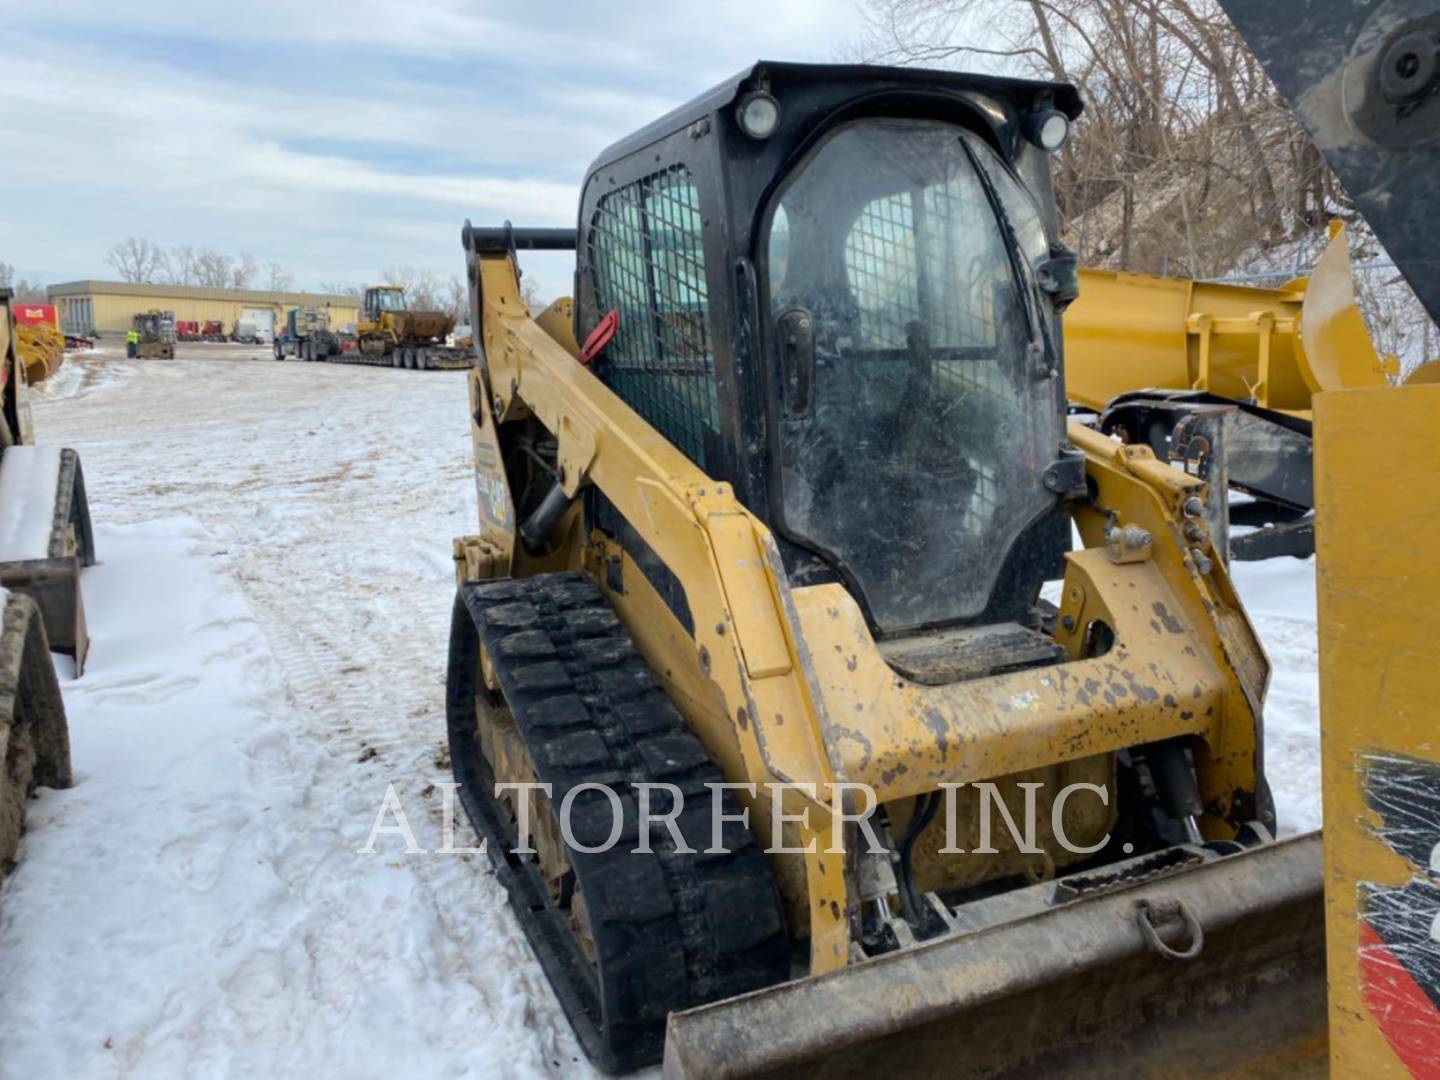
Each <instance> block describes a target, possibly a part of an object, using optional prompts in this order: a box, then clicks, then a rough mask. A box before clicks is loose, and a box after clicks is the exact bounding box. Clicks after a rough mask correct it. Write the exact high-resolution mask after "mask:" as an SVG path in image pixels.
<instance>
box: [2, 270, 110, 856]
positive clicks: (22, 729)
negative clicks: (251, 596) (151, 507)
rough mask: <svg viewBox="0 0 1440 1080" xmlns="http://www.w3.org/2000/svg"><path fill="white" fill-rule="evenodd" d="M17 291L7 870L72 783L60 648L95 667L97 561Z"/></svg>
mask: <svg viewBox="0 0 1440 1080" xmlns="http://www.w3.org/2000/svg"><path fill="white" fill-rule="evenodd" d="M10 296H11V294H10V290H8V289H0V876H3V875H4V874H5V873H6V871H7V870H8V869H9V867H10V863H11V860H12V859H13V858H14V857H15V849H16V846H17V845H18V844H19V842H20V835H21V833H22V832H23V831H24V824H25V804H26V802H27V801H28V800H29V798H30V795H31V793H32V792H33V791H34V789H35V788H36V787H37V786H39V785H45V786H47V787H54V788H64V787H69V786H70V782H71V774H70V736H69V729H68V727H67V725H66V722H65V705H64V702H63V701H62V700H61V697H60V685H59V682H58V680H57V679H56V677H55V668H54V665H53V664H52V662H51V659H50V650H51V649H54V650H55V651H57V652H63V653H68V654H69V655H70V656H72V657H73V658H74V661H75V673H76V675H79V674H80V673H81V672H82V671H83V670H84V666H85V654H86V652H87V651H88V648H89V637H88V635H87V633H86V629H85V610H84V605H83V604H82V603H81V597H80V569H81V567H84V566H90V565H92V564H93V563H94V561H95V542H94V538H93V536H92V535H91V529H90V509H89V504H88V502H87V501H86V498H85V478H84V475H83V473H82V472H81V471H80V458H79V456H78V455H77V454H76V453H75V451H74V450H67V449H62V448H60V447H54V446H43V445H41V446H37V445H35V444H34V440H33V436H32V432H31V428H30V404H29V401H28V400H27V398H26V382H25V364H24V363H23V362H22V360H21V359H20V357H19V356H18V355H17V353H16V348H15V344H16V336H15V327H14V320H13V317H12V311H11V301H10Z"/></svg>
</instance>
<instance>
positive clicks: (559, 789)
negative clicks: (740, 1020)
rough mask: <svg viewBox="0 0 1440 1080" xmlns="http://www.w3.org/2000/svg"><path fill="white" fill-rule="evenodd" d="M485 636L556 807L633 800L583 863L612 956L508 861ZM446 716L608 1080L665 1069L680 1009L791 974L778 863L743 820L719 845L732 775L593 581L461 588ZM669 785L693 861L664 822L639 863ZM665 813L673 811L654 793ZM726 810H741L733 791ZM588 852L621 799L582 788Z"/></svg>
mask: <svg viewBox="0 0 1440 1080" xmlns="http://www.w3.org/2000/svg"><path fill="white" fill-rule="evenodd" d="M478 640H483V641H484V644H485V648H486V651H487V653H488V655H489V656H490V657H491V658H492V661H493V663H494V664H495V667H496V671H497V674H498V676H499V681H500V684H501V688H502V690H503V692H504V697H505V701H506V702H507V703H508V704H509V706H510V708H511V710H512V712H513V714H514V717H515V721H516V726H517V728H518V729H519V731H520V733H521V737H522V738H523V739H524V741H525V745H526V747H527V749H528V750H529V752H530V756H531V760H532V762H533V764H534V766H535V770H536V773H537V775H538V776H539V778H540V779H541V780H542V781H544V782H546V783H549V784H551V785H553V791H552V795H551V800H552V805H553V806H554V807H555V808H556V809H557V810H558V808H559V807H560V804H561V800H562V799H563V798H564V797H565V794H566V793H567V792H568V791H569V790H570V789H571V788H573V787H575V786H577V785H579V784H582V783H600V784H606V785H609V786H610V787H612V788H613V789H615V790H616V791H617V793H619V794H620V796H621V805H622V810H623V813H622V815H621V835H620V839H619V841H618V842H617V843H616V844H615V845H614V846H613V847H612V848H611V849H610V850H608V851H606V852H601V853H596V854H589V853H585V852H581V851H577V850H574V849H573V848H572V849H571V851H570V852H569V855H570V859H571V862H572V865H573V866H574V868H575V876H576V885H577V887H578V888H579V890H580V892H581V894H582V895H583V896H584V899H585V905H586V910H587V912H588V914H589V919H590V927H591V931H592V934H593V936H594V939H595V945H596V952H597V955H598V965H597V966H598V972H597V971H596V968H593V967H591V966H590V965H589V964H587V963H585V961H584V959H583V957H582V956H581V954H580V953H579V950H578V945H577V944H576V942H575V941H574V939H573V937H572V936H571V934H570V932H569V930H568V925H567V923H566V916H565V913H564V912H562V911H560V910H558V909H557V908H556V907H555V906H554V905H553V903H552V902H551V901H550V898H549V894H548V892H547V891H546V890H545V887H544V884H543V882H542V881H541V879H540V875H539V872H538V869H537V867H536V865H535V864H534V863H533V862H531V861H529V860H528V859H524V860H522V859H520V858H517V857H515V856H513V855H509V854H508V850H509V848H510V847H511V846H512V843H511V841H512V838H513V828H512V827H511V825H510V822H509V819H508V815H506V814H504V813H502V812H501V811H500V810H499V808H498V805H497V804H496V802H495V800H494V798H493V791H492V790H491V784H493V779H492V778H491V777H490V773H489V769H488V766H487V765H485V763H483V762H481V761H479V756H480V755H479V752H478V744H477V743H476V740H475V737H474V732H475V697H474V695H475V692H476V689H477V682H476V673H475V666H476V659H475V658H476V647H475V646H476V644H477V642H478ZM447 697H448V713H449V725H450V739H451V760H452V763H453V766H454V768H455V774H456V779H457V780H458V781H459V782H460V784H461V789H460V795H461V801H462V804H463V805H464V806H465V807H466V809H467V811H468V812H469V813H470V816H471V819H472V821H473V822H474V824H475V825H476V828H477V829H478V830H479V831H480V832H481V833H483V834H485V835H486V836H487V837H489V838H490V842H489V843H488V844H487V850H488V851H489V854H490V857H491V860H492V862H494V863H495V865H496V870H497V874H499V876H500V878H501V880H502V882H503V883H504V884H505V885H506V887H507V890H508V892H509V896H510V900H511V904H512V906H513V907H514V908H515V910H516V913H517V914H518V915H519V917H520V921H521V923H522V925H524V927H525V931H526V934H527V936H528V937H529V938H530V941H531V944H532V946H533V947H534V948H535V950H536V953H537V954H538V955H539V957H540V960H541V963H542V965H543V966H544V967H545V970H546V974H547V975H548V976H549V978H550V981H551V983H552V985H554V987H555V990H556V994H557V996H558V997H559V999H560V1001H561V1004H562V1006H563V1007H564V1008H565V1011H566V1013H567V1015H568V1016H569V1017H570V1020H571V1023H572V1024H573V1025H574V1027H575V1030H576V1033H577V1035H578V1036H579V1037H580V1041H581V1043H582V1045H584V1047H585V1050H586V1053H587V1054H588V1055H589V1056H590V1058H591V1060H592V1061H594V1062H595V1064H597V1065H599V1066H600V1067H601V1068H603V1069H606V1070H607V1071H624V1070H629V1069H634V1068H639V1067H642V1066H646V1065H652V1064H655V1063H657V1062H658V1061H659V1060H660V1057H661V1053H662V1050H663V1047H664V1037H665V1018H666V1015H667V1014H668V1013H670V1012H672V1011H677V1010H680V1009H686V1008H690V1007H692V1006H695V1005H699V1004H703V1003H705V1002H710V1001H717V1000H720V999H722V998H727V997H731V996H733V995H735V994H740V993H745V992H747V991H749V990H754V989H757V988H759V987H761V986H767V985H771V984H773V983H776V982H779V981H781V980H783V979H785V978H786V977H787V976H788V975H789V958H790V951H789V942H788V938H787V936H786V933H785V924H784V916H783V914H782V909H781V905H780V897H779V893H778V891H777V889H776V887H775V882H774V879H773V877H772V875H771V872H770V866H769V863H768V861H767V859H766V857H765V855H764V853H763V852H762V851H761V850H760V848H759V846H758V845H757V844H756V842H755V840H754V837H753V836H752V834H751V833H750V832H749V830H748V829H745V828H744V827H743V826H741V825H740V824H739V823H738V822H730V821H727V822H725V823H724V828H723V830H722V833H721V836H722V846H723V847H724V848H726V849H727V850H726V851H724V852H723V853H716V854H707V853H706V852H705V849H706V848H709V847H710V846H711V845H712V834H711V826H712V822H713V809H714V802H713V799H712V793H711V789H710V788H709V786H708V785H709V784H711V783H718V782H720V781H722V780H723V779H724V777H723V776H722V774H721V772H720V770H719V768H718V767H717V766H716V765H715V764H714V763H713V762H712V761H711V759H710V757H709V755H708V754H707V753H706V751H705V748H704V747H703V746H702V745H701V743H700V741H699V739H698V738H696V736H695V735H694V734H693V733H692V732H691V731H690V729H689V727H688V726H687V725H686V723H685V721H684V719H683V718H682V717H681V715H680V713H679V711H678V710H677V709H676V708H675V706H674V705H673V704H672V703H671V701H670V699H669V698H668V697H666V695H665V693H664V691H663V690H662V689H661V688H660V686H659V684H658V683H657V681H656V680H655V677H654V676H653V674H652V673H651V672H650V670H649V668H648V667H647V666H646V664H645V662H644V660H643V659H642V658H641V657H640V655H639V653H638V652H637V651H636V649H635V647H634V645H633V644H632V643H631V641H630V639H629V637H628V635H627V634H626V632H625V630H624V628H623V627H622V626H621V624H620V621H619V619H617V618H616V616H615V614H614V613H613V612H612V611H611V610H610V608H609V605H608V604H607V603H606V601H605V599H604V597H603V596H602V595H601V593H600V591H599V590H598V589H597V588H596V587H595V586H594V585H593V584H592V583H591V582H590V581H589V580H588V579H586V578H585V577H584V576H583V575H581V574H546V575H539V576H537V577H534V578H530V579H527V580H524V581H510V580H502V581H495V582H478V583H472V584H467V585H465V586H462V587H461V589H460V591H459V594H458V595H457V597H456V605H455V612H454V619H453V621H452V626H451V651H450V674H449V679H448V694H447ZM640 782H650V783H670V784H674V785H676V786H677V787H678V788H679V789H680V790H681V792H682V793H683V795H684V798H685V802H684V809H683V810H682V812H681V814H680V817H679V818H678V825H679V827H680V830H681V833H682V835H683V836H684V838H685V841H686V845H687V846H689V847H690V848H693V849H694V851H693V852H692V853H686V852H681V851H677V850H675V848H676V845H675V844H674V841H673V838H672V837H671V835H670V833H669V830H668V829H667V828H666V827H665V826H664V825H663V824H660V823H655V824H652V826H651V828H650V835H649V843H650V846H651V848H652V851H651V852H648V853H642V852H637V851H635V850H634V849H635V847H636V844H637V841H638V839H639V829H638V818H639V814H638V804H637V801H636V796H635V794H634V791H633V789H632V788H631V787H630V785H632V784H634V783H640ZM653 798H654V801H655V805H653V806H652V813H662V812H664V810H665V809H667V807H666V805H664V802H663V800H664V799H665V796H664V794H663V793H662V792H656V793H654V796H653ZM720 805H721V807H722V810H723V812H724V813H726V814H730V815H734V814H738V812H739V806H738V804H737V803H736V801H735V799H734V795H733V793H731V792H729V791H726V792H724V794H723V798H722V800H721V804H720ZM570 820H571V824H572V829H573V832H574V836H575V839H576V840H577V841H578V842H579V843H581V844H583V845H586V846H598V845H600V844H602V843H603V842H604V841H605V839H606V838H607V837H608V836H609V835H610V832H611V828H612V823H613V812H612V806H611V803H610V801H609V799H608V798H607V797H606V795H605V793H604V792H602V791H598V790H594V789H589V790H585V791H581V792H578V793H577V795H576V797H575V801H574V806H573V807H572V811H571V816H570Z"/></svg>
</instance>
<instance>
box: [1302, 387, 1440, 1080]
mask: <svg viewBox="0 0 1440 1080" xmlns="http://www.w3.org/2000/svg"><path fill="white" fill-rule="evenodd" d="M1315 424H1316V427H1315V434H1316V440H1315V494H1316V498H1317V504H1316V511H1317V512H1316V529H1315V539H1316V544H1315V547H1316V552H1315V554H1316V567H1317V581H1316V585H1317V592H1318V600H1319V617H1320V626H1319V630H1320V723H1321V735H1322V749H1323V751H1324V797H1325V798H1324V809H1325V906H1326V921H1327V946H1328V949H1327V951H1328V958H1329V976H1330V978H1329V983H1330V1049H1331V1064H1332V1068H1333V1075H1335V1076H1337V1077H1349V1076H1362V1075H1363V1076H1365V1077H1366V1078H1367V1080H1368V1078H1373V1080H1378V1078H1380V1077H1406V1076H1412V1075H1413V1076H1434V1075H1436V1073H1435V1069H1436V1062H1440V1006H1437V1003H1436V1001H1435V1000H1434V999H1435V998H1436V997H1437V996H1440V738H1437V735H1440V727H1437V724H1436V703H1437V701H1440V666H1437V663H1436V657H1437V656H1440V561H1437V560H1436V557H1435V551H1436V545H1435V537H1436V536H1437V535H1440V488H1437V487H1436V484H1435V477H1436V475H1437V474H1440V450H1437V446H1436V442H1435V433H1436V431H1440V386H1437V385H1416V386H1405V387H1400V388H1394V389H1387V390H1354V391H1342V392H1339V393H1327V394H1321V395H1319V396H1318V397H1317V398H1316V408H1315ZM1374 461H1383V462H1385V463H1386V467H1385V468H1383V469H1376V468H1374V467H1373V465H1372V464H1371V463H1372V462H1374Z"/></svg>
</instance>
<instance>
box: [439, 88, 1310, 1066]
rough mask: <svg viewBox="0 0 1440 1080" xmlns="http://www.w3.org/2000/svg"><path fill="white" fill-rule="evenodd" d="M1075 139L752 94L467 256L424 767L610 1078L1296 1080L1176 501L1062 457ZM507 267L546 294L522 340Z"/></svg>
mask: <svg viewBox="0 0 1440 1080" xmlns="http://www.w3.org/2000/svg"><path fill="white" fill-rule="evenodd" d="M1079 112H1080V101H1079V99H1078V96H1077V94H1076V92H1075V90H1074V88H1073V87H1070V86H1068V85H1064V84H1053V83H1040V82H1030V81H1021V80H1013V79H1001V78H992V77H985V76H977V75H965V74H958V73H952V72H934V71H922V70H915V69H903V70H902V69H888V68H878V67H861V66H816V65H800V64H785V63H760V64H757V65H755V66H754V67H752V68H750V69H748V70H746V71H744V72H742V73H741V74H740V75H738V76H736V77H735V78H733V79H731V80H729V81H728V82H726V83H724V84H723V85H721V86H718V87H716V88H715V89H713V90H711V91H710V92H708V93H706V94H704V95H702V96H701V97H699V98H697V99H695V100H694V101H692V102H691V103H689V104H688V105H685V106H683V107H682V108H680V109H678V110H676V111H674V112H672V113H670V114H668V115H667V116H665V117H663V118H662V119H660V120H658V121H656V122H655V123H653V124H651V125H649V126H648V127H645V128H643V129H642V130H640V131H638V132H636V133H635V134H633V135H631V136H630V137H629V138H627V139H625V140H623V141H621V142H619V143H617V144H616V145H614V146H613V147H611V148H610V149H608V150H607V151H605V152H604V153H603V154H602V155H601V156H600V158H599V159H598V160H597V161H596V162H595V163H594V165H593V166H592V168H591V170H590V172H589V174H588V176H587V179H586V181H585V185H584V188H583V190H582V193H581V197H580V210H579V219H578V225H577V228H576V229H575V230H573V231H572V230H568V229H527V228H513V227H511V226H510V225H509V224H508V223H507V224H506V225H504V226H501V227H491V228H477V227H472V226H471V225H469V224H467V225H466V227H465V230H464V234H463V240H464V246H465V249H466V252H467V260H468V272H469V281H470V286H471V303H472V323H473V325H474V326H475V328H476V341H475V345H476V354H477V361H478V362H477V365H476V367H475V368H473V369H472V371H471V374H470V377H469V391H470V405H471V414H472V418H473V425H472V435H473V440H474V451H475V460H476V480H477V492H478V502H479V516H480V531H479V533H478V534H476V535H474V536H468V537H462V538H460V539H458V540H457V541H456V543H455V560H456V571H457V579H458V582H459V588H458V592H457V597H456V602H455V606H454V612H453V618H452V629H451V643H450V658H449V674H448V688H447V713H448V725H449V737H450V748H451V757H452V761H453V766H454V769H455V774H456V778H457V780H458V781H459V783H460V785H461V786H460V794H461V798H462V801H463V804H464V805H465V807H466V809H467V811H468V813H469V815H470V817H471V820H472V821H473V822H474V823H475V825H476V827H477V829H478V830H479V831H480V833H481V834H482V835H483V836H484V837H485V838H486V840H487V850H488V852H489V855H490V858H491V859H492V861H493V863H494V866H495V868H496V871H497V874H498V876H499V878H500V880H501V881H502V882H503V883H504V884H505V886H506V888H507V890H508V892H509V896H510V899H511V903H512V906H513V908H514V910H515V913H516V915H517V917H518V918H519V920H520V922H521V924H522V925H523V926H524V929H525V931H526V933H527V935H528V937H529V939H530V941H531V943H532V945H533V947H534V949H535V951H536V953H537V955H538V957H539V958H540V961H541V963H542V965H543V966H544V968H545V970H546V973H547V975H548V976H549V978H550V980H551V983H552V985H553V986H554V988H555V992H556V995H557V997H558V999H559V1002H560V1004H561V1006H562V1007H563V1008H564V1010H565V1012H566V1013H567V1015H568V1016H569V1018H570V1020H571V1022H572V1024H573V1026H574V1028H575V1031H576V1033H577V1035H578V1037H579V1039H580V1041H581V1043H582V1044H583V1046H584V1048H585V1051H586V1052H587V1053H588V1054H589V1055H590V1057H591V1058H592V1060H593V1061H594V1062H595V1063H596V1064H597V1065H599V1066H600V1067H602V1068H604V1069H606V1070H611V1071H623V1070H628V1069H632V1068H636V1067H640V1066H644V1065H647V1064H653V1063H655V1062H657V1061H660V1060H662V1058H663V1061H664V1066H665V1071H666V1074H667V1075H672V1076H723V1075H739V1074H752V1073H766V1072H770V1073H776V1074H779V1073H782V1072H786V1073H788V1072H792V1071H793V1070H795V1069H797V1068H804V1069H806V1070H808V1071H809V1072H810V1073H813V1074H815V1075H847V1076H848V1075H861V1074H864V1073H869V1072H871V1071H873V1070H879V1069H884V1070H887V1071H890V1072H903V1073H918V1074H931V1075H941V1074H943V1075H993V1074H996V1073H1002V1072H1007V1071H1012V1070H1020V1069H1032V1068H1033V1069H1041V1070H1045V1072H1046V1073H1049V1072H1063V1071H1075V1072H1085V1071H1094V1070H1101V1071H1107V1070H1113V1069H1115V1068H1117V1067H1122V1066H1123V1068H1124V1069H1125V1070H1126V1071H1131V1072H1133V1071H1140V1070H1149V1071H1160V1070H1164V1071H1165V1072H1166V1073H1179V1074H1194V1073H1200V1072H1206V1071H1213V1070H1215V1069H1222V1068H1233V1069H1253V1068H1255V1067H1257V1066H1258V1065H1259V1064H1260V1063H1262V1062H1263V1063H1265V1064H1267V1065H1273V1066H1274V1068H1275V1069H1276V1070H1277V1071H1279V1070H1284V1071H1287V1072H1288V1071H1293V1070H1294V1069H1295V1068H1296V1067H1298V1066H1300V1065H1303V1064H1312V1065H1313V1064H1315V1063H1316V1062H1320V1063H1323V1056H1324V1038H1325V1037H1324V1024H1325V1013H1324V996H1325V987H1324V971H1323V968H1324V956H1323V910H1322V901H1321V883H1320V870H1319V860H1318V841H1317V840H1316V839H1314V838H1313V837H1312V838H1302V839H1299V840H1293V841H1286V842H1278V843H1277V842H1275V841H1274V833H1275V819H1274V809H1273V803H1272V800H1271V799H1270V796H1269V792H1268V788H1267V785H1266V783H1265V777H1264V766H1263V754H1262V748H1263V739H1262V728H1261V710H1262V706H1263V702H1264V698H1265V693H1266V688H1267V684H1268V681H1269V664H1268V662H1267V660H1266V658H1265V655H1264V653H1263V651H1262V650H1261V647H1260V644H1259V642H1258V641H1257V639H1256V636H1255V633H1254V631H1253V630H1252V628H1251V626H1250V623H1249V621H1248V620H1247V618H1246V616H1245V613H1244V611H1243V610H1242V608H1241V606H1240V603H1239V601H1238V599H1237V597H1236V595H1235V590H1234V588H1233V587H1232V585H1231V582H1230V580H1229V578H1228V576H1227V574H1226V571H1225V567H1224V565H1223V561H1222V560H1221V559H1219V558H1217V556H1216V553H1215V550H1214V547H1213V540H1212V537H1211V536H1210V534H1209V532H1208V530H1207V527H1206V524H1205V521H1204V516H1203V508H1204V502H1205V498H1206V490H1205V485H1204V483H1203V482H1202V481H1200V480H1198V479H1195V478H1193V477H1189V476H1186V475H1185V474H1183V473H1182V472H1180V471H1178V470H1175V469H1172V468H1170V467H1169V466H1168V465H1165V464H1162V463H1161V462H1159V461H1157V460H1156V459H1155V456H1154V454H1153V452H1152V451H1151V449H1150V448H1149V447H1148V446H1125V445H1121V444H1120V443H1118V442H1114V441H1111V440H1110V439H1108V438H1106V437H1105V436H1103V435H1101V434H1099V433H1096V432H1093V431H1090V430H1088V429H1086V428H1084V427H1081V426H1078V425H1075V424H1070V425H1068V426H1067V424H1066V420H1065V410H1066V397H1065V390H1064V385H1063V384H1064V378H1063V370H1064V366H1063V357H1062V333H1061V313H1062V311H1063V309H1064V307H1065V306H1066V304H1067V303H1068V302H1069V301H1071V300H1072V299H1074V296H1075V293H1076V280H1077V274H1076V267H1075V259H1074V256H1073V254H1072V253H1070V252H1068V251H1066V250H1064V249H1063V248H1062V247H1061V246H1060V244H1059V242H1058V236H1059V230H1058V228H1057V224H1056V220H1055V202H1054V198H1053V191H1052V184H1051V178H1050V154H1051V153H1052V152H1053V151H1054V150H1055V149H1057V148H1058V147H1059V146H1060V145H1061V143H1062V142H1063V141H1064V139H1065V137H1066V134H1067V131H1068V128H1069V125H1070V123H1071V122H1072V121H1073V120H1074V119H1075V117H1076V116H1077V115H1078V114H1079ZM529 249H552V250H560V249H565V250H570V249H573V250H574V251H575V252H576V260H577V266H576V289H577V295H576V297H575V298H574V299H573V301H572V300H571V299H563V300H560V301H557V302H556V303H555V304H554V305H552V306H551V307H550V308H549V309H548V310H546V311H545V312H543V313H541V314H540V315H538V316H534V317H532V315H531V314H530V313H529V311H528V310H527V308H526V305H525V303H524V301H523V300H522V299H521V289H520V270H519V266H518V261H517V259H518V255H517V252H519V251H524V250H529ZM1072 525H1073V526H1074V528H1075V530H1077V531H1078V535H1079V537H1080V538H1081V541H1082V543H1083V546H1082V547H1080V548H1078V549H1076V550H1071V536H1072Z"/></svg>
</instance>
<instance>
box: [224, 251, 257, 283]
mask: <svg viewBox="0 0 1440 1080" xmlns="http://www.w3.org/2000/svg"><path fill="white" fill-rule="evenodd" d="M259 273H260V263H259V262H258V261H257V260H256V258H255V256H254V255H249V254H247V253H245V252H243V251H242V252H241V253H240V257H239V258H238V259H232V260H231V261H230V288H232V289H248V288H250V286H251V284H252V283H253V282H254V281H255V278H256V275H258V274H259Z"/></svg>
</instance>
